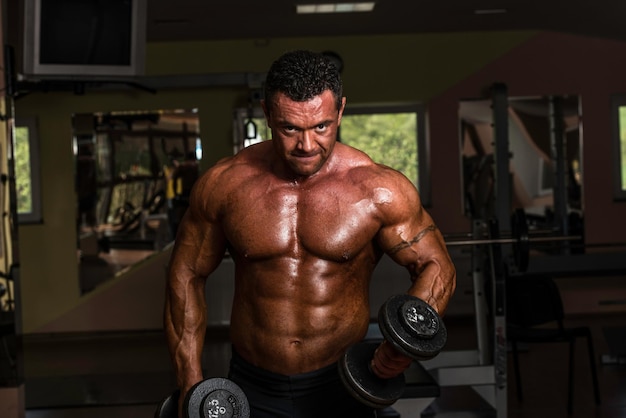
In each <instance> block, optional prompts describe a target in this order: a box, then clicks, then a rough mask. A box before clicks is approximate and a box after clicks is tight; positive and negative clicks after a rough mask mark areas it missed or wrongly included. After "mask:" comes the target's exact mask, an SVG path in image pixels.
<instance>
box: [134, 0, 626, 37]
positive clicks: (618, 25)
mask: <svg viewBox="0 0 626 418" xmlns="http://www.w3.org/2000/svg"><path fill="white" fill-rule="evenodd" d="M299 1H300V2H303V1H302V0H299ZM323 1H325V0H321V2H323ZM344 1H345V0H344ZM296 3H297V1H295V0H265V1H263V0H176V1H172V0H148V24H147V25H148V27H147V36H148V41H149V42H152V41H188V40H224V39H246V38H253V39H264V38H279V37H306V36H341V35H366V34H370V35H371V34H391V33H396V34H401V33H425V32H457V31H482V30H526V29H529V30H551V31H559V32H566V33H573V34H580V35H585V36H593V37H603V38H613V39H619V40H626V1H623V0H593V1H591V0H586V1H585V0H570V1H568V2H564V1H557V0H508V1H505V0H500V1H496V0H378V1H377V2H376V6H375V8H374V12H373V13H341V14H334V15H330V14H322V15H297V14H296V13H295V4H296ZM503 9H504V10H506V13H490V11H494V10H503ZM477 11H478V12H477ZM480 11H483V12H480ZM485 11H486V12H485Z"/></svg>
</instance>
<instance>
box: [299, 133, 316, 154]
mask: <svg viewBox="0 0 626 418" xmlns="http://www.w3.org/2000/svg"><path fill="white" fill-rule="evenodd" d="M298 148H299V149H300V150H301V151H304V152H310V151H312V150H313V149H314V148H315V135H313V133H312V132H310V131H309V130H308V129H305V130H303V131H302V135H301V136H300V141H298Z"/></svg>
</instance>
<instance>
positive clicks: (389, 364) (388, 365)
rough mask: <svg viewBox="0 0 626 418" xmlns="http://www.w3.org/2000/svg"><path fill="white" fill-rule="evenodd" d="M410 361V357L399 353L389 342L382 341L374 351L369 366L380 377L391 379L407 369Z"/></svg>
mask: <svg viewBox="0 0 626 418" xmlns="http://www.w3.org/2000/svg"><path fill="white" fill-rule="evenodd" d="M412 361H413V360H412V359H411V358H410V357H407V356H405V355H403V354H400V353H399V352H398V351H397V350H396V349H395V348H393V346H392V345H391V344H390V343H388V342H387V341H383V342H382V344H381V345H380V346H379V347H378V348H377V349H376V351H375V352H374V358H372V363H371V364H370V367H371V369H372V372H373V373H374V374H375V375H376V376H378V377H380V378H381V379H391V378H392V377H396V376H398V375H399V374H400V373H402V372H404V371H405V370H406V369H408V368H409V366H410V365H411V362H412Z"/></svg>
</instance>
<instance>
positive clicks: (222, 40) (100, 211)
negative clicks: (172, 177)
mask: <svg viewBox="0 0 626 418" xmlns="http://www.w3.org/2000/svg"><path fill="white" fill-rule="evenodd" d="M42 3H45V0H38V1H34V0H23V1H18V2H12V1H3V2H2V3H0V4H1V6H0V13H1V14H2V28H3V30H2V33H1V34H0V36H2V39H3V45H5V47H4V48H3V51H2V62H3V63H4V65H3V77H2V78H1V79H0V87H1V88H2V91H3V92H4V94H3V100H2V101H0V116H1V118H0V125H1V126H2V129H1V130H0V143H1V144H2V148H1V149H2V150H4V151H2V152H0V173H1V177H2V185H3V191H4V192H3V193H2V195H1V197H0V199H1V200H0V205H2V207H3V213H4V216H3V220H2V223H1V224H0V229H1V233H2V240H1V241H0V260H2V266H3V269H2V270H1V271H0V302H1V305H0V306H1V311H0V314H1V318H2V322H1V325H2V326H1V327H0V329H1V330H2V334H1V335H0V338H1V340H2V341H1V342H0V416H2V417H7V418H13V417H20V418H22V417H28V418H74V417H85V416H90V417H104V416H107V417H108V416H116V417H139V416H154V414H155V410H156V408H157V406H158V405H159V403H160V402H161V401H162V400H163V399H164V398H165V397H167V396H168V395H169V394H170V393H172V391H173V390H175V385H176V384H175V379H174V376H173V372H172V366H171V363H170V358H169V354H168V352H167V347H166V344H165V339H164V334H163V324H162V318H163V303H164V289H165V277H166V269H167V265H168V261H169V256H170V253H171V249H172V236H173V235H172V230H171V228H170V227H171V225H170V224H169V222H168V212H167V209H168V199H169V197H168V196H167V191H166V188H167V185H166V181H165V175H164V171H165V169H164V167H165V166H167V164H168V159H170V158H172V157H174V158H179V159H182V157H183V156H184V155H186V154H189V153H193V154H195V156H196V158H197V162H198V164H199V168H200V171H201V172H202V171H205V170H206V169H207V168H209V167H211V166H212V165H213V164H215V163H216V162H217V161H218V160H220V159H221V158H223V157H226V156H229V155H233V153H234V152H237V151H238V150H239V149H241V148H242V147H244V146H246V145H248V144H249V143H251V142H254V141H258V140H263V139H268V135H267V132H266V131H264V129H265V126H264V125H263V121H262V112H261V109H260V104H259V99H260V97H261V96H260V92H261V91H262V86H263V80H264V74H265V71H267V68H268V67H269V65H270V63H271V62H272V60H273V59H274V58H276V57H277V56H278V55H280V54H281V53H282V52H284V51H287V50H290V49H311V50H315V51H320V52H321V51H326V52H327V53H329V54H332V56H333V57H334V58H335V59H338V60H340V61H338V62H341V67H342V68H341V71H342V78H343V81H344V92H345V95H346V96H347V98H348V99H347V100H348V102H347V103H348V104H347V112H349V111H350V109H352V110H351V111H354V112H357V111H359V110H360V111H361V113H363V114H367V113H368V112H369V113H372V112H380V113H389V112H396V111H398V109H400V111H401V112H405V113H407V112H408V113H409V114H410V115H412V116H411V117H412V118H414V122H415V128H414V129H413V131H414V135H415V136H414V137H411V138H412V139H411V141H412V144H411V145H412V146H416V147H417V148H416V152H415V156H414V158H413V157H412V158H413V160H412V161H413V162H414V163H415V164H414V165H415V167H417V168H416V173H415V178H414V180H415V182H416V185H417V186H418V189H419V190H420V195H421V197H422V200H423V203H424V206H425V207H426V209H427V210H428V211H429V213H430V214H431V215H432V216H433V218H434V219H435V221H436V223H437V225H438V227H439V229H441V231H442V232H443V234H444V236H445V238H446V242H447V243H448V248H449V251H450V254H451V255H452V258H453V260H454V263H455V266H456V268H457V290H456V293H455V294H454V296H453V298H452V300H451V302H450V305H449V308H448V310H447V312H446V314H445V316H444V318H443V319H444V323H445V326H446V328H447V332H448V342H447V344H446V346H445V348H444V350H443V351H442V352H441V353H440V354H439V355H438V356H437V357H435V358H434V359H432V360H428V361H424V362H421V363H420V364H416V365H415V368H416V369H417V371H419V373H417V372H415V373H413V371H411V372H410V373H409V372H407V376H406V377H407V388H406V391H405V392H404V395H403V396H402V397H401V398H400V399H399V400H398V401H397V402H396V403H394V404H393V405H392V406H391V407H389V408H385V409H384V410H381V412H380V416H389V417H400V416H401V417H405V418H410V417H447V416H450V417H452V416H454V417H474V416H476V417H483V416H485V417H498V418H501V417H515V418H517V417H520V418H521V417H567V416H573V417H592V416H593V417H611V418H612V417H624V416H626V366H625V364H626V286H625V285H624V282H623V280H625V279H626V222H624V216H625V215H626V174H624V173H626V133H625V132H626V79H625V78H624V76H623V75H624V74H626V60H624V59H623V57H624V56H626V35H625V34H624V32H623V29H622V26H620V30H612V26H611V25H610V24H609V23H610V22H609V21H606V22H604V23H602V22H603V21H602V19H609V17H608V16H607V14H608V15H610V14H611V12H610V10H609V11H608V12H607V11H604V12H603V14H602V17H598V18H597V19H596V20H597V22H595V24H596V26H595V27H594V29H595V30H596V32H594V31H593V30H591V29H589V31H588V32H585V28H586V26H585V25H583V24H582V23H580V22H582V21H585V20H587V19H585V17H588V15H587V16H586V15H585V13H584V12H585V11H584V10H583V11H581V10H575V11H571V13H572V14H574V13H577V14H576V15H575V16H576V17H579V18H580V19H578V20H577V19H576V18H575V17H573V18H572V19H570V20H569V22H570V24H569V25H565V24H559V23H558V19H557V18H556V16H555V15H548V17H547V18H546V19H545V20H543V21H542V20H537V21H533V20H529V21H527V22H526V23H519V20H517V21H515V23H514V22H511V21H509V20H506V19H505V20H503V21H502V22H503V23H500V24H495V23H493V21H492V20H490V21H488V22H487V21H486V20H484V19H485V18H491V17H495V16H492V15H496V14H499V13H506V12H507V11H506V10H504V11H502V10H501V9H497V10H499V11H497V10H496V9H493V10H492V9H490V10H491V12H489V13H487V12H485V13H473V14H472V16H469V17H468V19H466V20H467V21H466V22H463V23H460V22H458V20H455V18H454V16H457V15H456V14H454V13H450V14H446V13H443V12H442V11H441V10H428V11H431V12H432V13H433V16H437V19H434V18H433V19H431V20H433V22H432V23H431V24H430V25H427V24H426V23H425V22H422V20H424V17H423V16H422V15H423V14H425V13H424V12H423V11H421V10H420V11H415V10H412V12H414V14H415V15H418V14H419V15H420V18H419V19H418V20H419V22H421V23H423V25H422V26H421V27H420V28H419V29H418V28H417V26H419V25H418V24H417V22H418V20H416V21H415V22H413V23H411V22H407V20H410V19H409V18H407V17H404V18H400V17H398V18H397V20H391V22H394V23H393V25H395V30H394V29H393V28H392V29H389V28H387V29H383V28H382V26H381V25H373V23H372V22H371V21H370V20H368V19H364V20H362V19H361V15H358V16H357V14H356V13H346V14H345V15H343V16H348V18H347V19H344V18H343V16H334V15H328V14H324V15H320V17H317V16H297V17H296V15H295V8H294V4H292V3H291V2H288V1H287V2H281V5H285V3H289V5H288V6H289V7H288V8H289V10H290V13H294V15H293V17H284V16H282V15H281V13H283V12H279V11H278V10H276V11H274V12H272V13H273V14H276V16H272V17H270V16H267V15H266V14H261V13H262V12H261V11H259V10H258V7H256V8H255V6H254V5H252V3H250V2H247V1H246V2H242V3H241V4H240V2H233V5H230V6H226V5H223V6H224V10H228V11H229V13H230V14H229V15H219V13H222V12H223V11H219V10H213V9H211V8H210V7H209V8H208V9H202V10H200V9H197V8H200V5H199V3H202V2H199V1H196V0H187V1H181V2H167V1H164V0H163V1H152V0H151V1H150V2H147V1H144V0H140V1H138V0H135V1H133V2H130V3H132V4H133V5H134V6H133V7H135V9H133V10H132V11H133V13H134V14H132V15H130V17H129V21H130V22H131V24H130V27H129V28H130V29H129V31H128V33H129V35H128V36H132V37H133V39H135V42H136V44H133V45H134V47H133V48H131V49H130V51H131V52H130V54H131V55H133V54H135V55H133V56H132V59H131V60H130V61H129V65H127V67H130V66H132V67H133V68H124V69H121V70H120V69H119V68H117V67H115V68H112V67H107V66H106V65H104V66H99V67H101V68H99V70H98V71H104V72H100V73H98V72H95V73H94V72H90V70H91V69H86V68H85V66H81V65H78V66H77V65H73V64H71V63H69V64H68V63H66V62H62V60H63V59H66V58H67V57H63V58H61V60H60V61H59V62H58V63H57V64H58V67H63V68H62V69H61V70H58V71H60V72H57V73H55V71H57V69H55V68H56V67H55V65H52V66H47V65H45V63H43V64H42V65H37V62H35V63H33V60H34V61H37V59H38V56H37V53H38V52H39V51H40V48H43V46H41V45H39V44H38V43H37V42H36V40H37V39H43V38H45V37H40V38H37V37H36V36H35V35H34V33H36V34H40V31H43V30H44V29H43V25H40V23H41V21H38V20H37V19H35V18H33V16H39V15H40V14H41V13H42V12H41V10H42V9H41V7H42V6H41V4H42ZM64 3H66V4H70V5H71V2H69V3H68V2H63V1H60V2H58V4H59V5H63V4H64ZM127 3H128V2H127ZM148 3H149V4H148ZM166 3H172V4H174V3H175V4H176V6H175V8H177V9H180V10H176V9H172V8H171V7H172V6H171V5H170V6H169V8H168V6H167V4H166ZM254 3H258V2H254ZM296 3H297V2H296ZM393 3H398V5H397V6H398V7H408V8H409V9H410V8H411V7H414V6H413V5H406V4H404V5H403V4H402V3H403V2H394V1H385V2H382V1H381V2H380V4H377V5H376V6H375V9H374V10H375V11H376V10H378V12H380V13H389V12H388V11H387V9H386V8H385V7H383V6H384V4H388V5H389V4H393ZM409 3H413V2H409ZM535 3H537V4H539V2H529V4H528V5H527V6H526V7H527V8H528V9H529V10H528V13H531V14H534V15H540V14H541V12H539V11H538V9H533V7H539V6H538V5H537V4H535ZM242 5H244V6H245V7H242ZM237 6H238V7H240V8H239V9H237ZM142 7H143V9H142ZM205 7H208V6H205ZM231 7H232V8H233V9H232V10H230V8H231ZM598 7H599V6H598ZM611 7H616V8H617V6H611ZM377 8H378V9H377ZM607 8H609V9H610V7H607ZM62 9H63V7H61V6H59V10H62ZM235 9H236V10H235ZM276 9H280V7H279V6H278V5H277V6H276ZM292 9H294V10H292ZM460 9H461V6H459V10H460ZM33 10H35V11H37V13H34V12H33ZM181 10H182V11H181ZM244 10H245V11H244ZM183 11H184V13H183ZM200 12H202V13H204V14H205V15H206V16H209V17H207V18H206V19H207V20H206V21H207V22H210V23H207V24H206V25H205V26H207V28H206V35H204V36H203V35H202V33H203V32H202V31H201V30H199V29H198V28H196V29H195V30H192V29H187V28H186V26H185V22H186V21H185V19H183V16H193V15H194V13H195V14H196V15H200V14H202V13H200ZM587 12H588V14H591V13H594V16H596V14H595V11H589V10H588V11H587ZM617 12H618V10H615V13H614V14H616V15H617V14H618V13H617ZM168 13H169V14H168ZM224 13H225V12H224ZM396 13H397V12H396ZM442 13H443V15H445V16H442ZM459 13H460V12H459ZM213 14H214V15H215V16H220V18H219V19H217V18H216V17H210V16H213ZM53 15H54V14H53ZM401 15H402V13H400V14H398V15H397V16H401ZM405 15H406V13H405ZM426 15H428V14H427V13H426ZM486 15H489V16H486ZM64 16H65V15H64ZM68 16H70V17H71V16H73V15H72V13H69V15H68ZM138 16H139V18H138ZM142 16H143V20H142V18H141V17H142ZM381 16H382V15H381ZM573 16H574V15H573ZM179 17H180V18H179ZM274 18H276V19H279V20H273V19H274ZM444 18H446V19H444ZM280 19H282V20H280ZM317 19H320V20H317ZM387 19H388V20H390V18H389V16H388V15H387ZM472 19H475V20H472ZM200 20H201V19H200ZM219 20H221V22H220V21H219ZM425 20H428V19H425ZM443 20H445V21H446V22H448V23H446V24H445V25H444V24H441V25H440V26H436V22H441V21H443ZM521 20H523V19H521ZM592 20H593V19H592ZM38 22H39V23H38ZM65 22H66V23H67V21H65ZM253 22H254V24H253ZM287 22H290V23H294V22H295V24H294V25H293V26H294V27H290V25H288V24H287ZM470 22H474V23H470ZM572 22H573V23H572ZM261 23H263V24H261ZM325 23H327V25H325ZM38 25H39V26H38ZM368 25H370V26H368ZM393 25H391V26H393ZM66 26H68V25H66ZM179 26H181V27H180V28H178V27H179ZM200 26H202V24H200ZM237 26H239V27H240V29H241V30H240V31H237V30H236V28H237ZM599 26H600V27H601V26H604V28H603V29H605V32H602V31H601V30H600V29H597V28H598V27H599ZM116 27H117V26H116ZM272 27H275V29H274V31H272V29H271V28H272ZM177 28H178V29H177ZM424 28H426V29H424ZM29 29H30V30H32V31H33V33H30V32H29ZM56 30H57V31H61V30H62V28H56ZM255 30H256V32H255ZM333 30H334V32H333ZM327 31H328V32H327ZM175 34H177V35H176V36H174V35H175ZM27 41H29V42H27ZM34 45H37V47H36V48H35V46H34ZM135 47H137V48H136V49H135ZM139 47H140V48H139ZM52 50H54V48H52ZM61 50H63V48H61V47H59V49H58V51H61ZM135 60H138V62H136V61H135ZM52 61H53V62H54V60H52ZM66 64H67V65H66ZM130 64H132V65H130ZM135 64H138V65H137V66H136V67H135ZM139 64H141V65H139ZM122 66H123V65H122ZM107 71H108V72H109V73H107ZM118 71H121V72H118ZM364 109H366V110H364ZM357 113H358V112H357ZM620 114H621V115H622V117H621V119H620ZM25 143H26V144H27V148H20V147H23V146H24V144H25ZM374 151H376V150H374ZM378 151H381V155H382V156H381V158H384V157H385V155H386V154H390V153H393V152H395V151H397V149H396V150H392V149H388V148H387V149H383V150H378ZM400 152H404V149H402V150H400ZM85 156H89V157H91V158H92V163H93V164H94V165H95V167H96V172H97V176H96V188H97V203H96V205H95V206H94V208H93V212H91V215H88V214H83V213H79V212H80V211H79V204H78V192H77V181H78V179H79V177H77V171H78V169H79V167H80V161H81V158H84V157H85ZM18 157H19V158H18ZM23 158H26V161H27V163H26V168H27V170H26V174H24V171H20V170H24V166H23V165H20V161H22V159H23ZM21 176H22V177H21ZM23 176H26V178H27V180H28V181H27V183H28V185H25V184H24V183H23V182H22V181H23V179H24V177H23ZM80 178H83V177H80ZM24 193H26V194H27V197H28V204H27V205H26V206H27V207H26V208H23V207H22V206H20V204H21V203H20V202H21V201H20V196H22V195H23V194H24ZM89 216H93V219H92V220H90V218H89ZM233 269H234V266H233V263H232V260H230V259H229V258H228V257H226V258H225V259H224V260H223V262H222V264H221V265H220V266H219V268H218V269H217V271H215V272H214V273H213V274H212V275H211V276H210V277H209V278H208V281H207V288H210V289H211V291H210V292H209V291H207V301H208V303H207V309H208V319H209V324H208V328H207V338H206V343H205V348H204V351H203V368H204V370H205V375H206V376H225V374H226V371H227V368H228V361H229V357H230V345H229V343H228V327H229V318H230V311H231V309H233V308H235V309H236V307H233V306H232V302H231V301H232V292H233V283H232V278H233ZM408 285H409V281H408V275H407V273H406V271H404V270H403V269H401V268H399V267H398V266H396V265H394V264H393V263H392V262H391V261H390V260H389V259H387V258H383V260H382V261H381V263H380V264H379V265H378V267H377V269H376V271H375V274H374V276H373V278H372V282H371V292H370V298H371V300H370V303H371V318H372V327H371V335H372V338H377V337H378V330H377V326H376V321H377V316H378V308H379V307H380V306H381V305H382V304H383V303H384V301H385V300H386V299H387V298H388V297H389V296H391V295H392V294H396V293H403V292H405V291H406V289H407V287H408ZM549 290H550V291H551V292H550V291H549ZM548 294H549V295H551V298H546V297H545V296H546V295H548ZM544 299H548V300H544ZM544 306H548V307H549V309H548V310H550V311H551V313H552V314H554V311H555V309H556V311H557V312H556V314H555V315H556V317H551V318H549V319H550V322H553V320H554V319H561V320H562V321H561V322H562V329H558V330H557V331H552V328H551V327H552V326H553V324H552V323H547V320H546V321H541V319H542V318H540V316H541V313H542V312H543V310H542V307H544ZM531 315H532V316H533V318H532V319H533V320H534V319H535V316H536V317H537V318H536V321H535V323H532V324H529V323H526V322H532V320H529V318H530V317H531ZM544 319H545V318H544ZM525 320H527V321H525ZM540 322H546V323H540ZM531 325H532V326H531ZM537 329H539V332H535V331H537ZM578 337H581V338H578ZM548 342H550V343H548ZM568 342H570V344H568ZM573 342H577V344H574V343H573ZM573 348H575V349H573ZM572 349H573V351H570V350H572Z"/></svg>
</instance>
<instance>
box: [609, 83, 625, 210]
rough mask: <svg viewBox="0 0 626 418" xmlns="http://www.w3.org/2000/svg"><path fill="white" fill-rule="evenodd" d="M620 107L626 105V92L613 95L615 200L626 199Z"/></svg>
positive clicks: (612, 122)
mask: <svg viewBox="0 0 626 418" xmlns="http://www.w3.org/2000/svg"><path fill="white" fill-rule="evenodd" d="M620 107H626V94H615V95H613V96H611V125H612V130H613V132H612V137H613V138H612V141H613V200H615V201H626V184H622V169H623V168H622V167H623V166H626V161H622V158H621V155H622V147H621V145H622V144H621V138H620V117H619V109H620Z"/></svg>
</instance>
